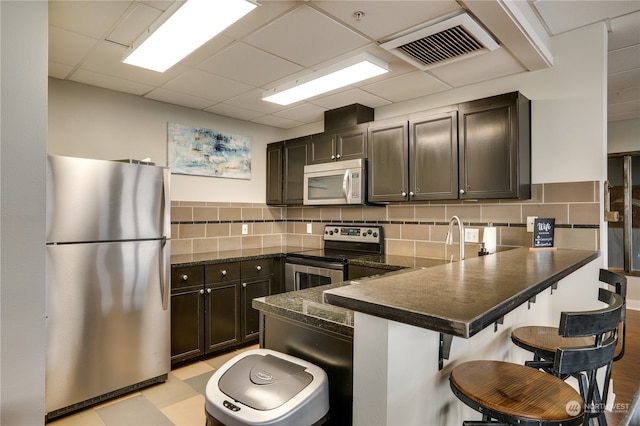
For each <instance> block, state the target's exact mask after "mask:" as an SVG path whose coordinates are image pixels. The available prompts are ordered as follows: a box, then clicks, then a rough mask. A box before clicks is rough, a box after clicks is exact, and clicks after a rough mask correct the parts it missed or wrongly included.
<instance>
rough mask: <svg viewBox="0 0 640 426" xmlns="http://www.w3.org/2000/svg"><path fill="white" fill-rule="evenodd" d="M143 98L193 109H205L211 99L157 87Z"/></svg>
mask: <svg viewBox="0 0 640 426" xmlns="http://www.w3.org/2000/svg"><path fill="white" fill-rule="evenodd" d="M144 97H145V98H148V99H154V100H156V101H162V102H166V103H169V104H174V105H182V106H186V107H189V108H194V109H205V108H206V107H208V106H210V105H211V103H212V101H210V100H208V99H202V98H198V97H196V96H190V95H185V94H184V93H179V92H173V91H171V90H167V89H163V88H159V89H155V90H152V91H151V92H149V93H147V94H146V95H144Z"/></svg>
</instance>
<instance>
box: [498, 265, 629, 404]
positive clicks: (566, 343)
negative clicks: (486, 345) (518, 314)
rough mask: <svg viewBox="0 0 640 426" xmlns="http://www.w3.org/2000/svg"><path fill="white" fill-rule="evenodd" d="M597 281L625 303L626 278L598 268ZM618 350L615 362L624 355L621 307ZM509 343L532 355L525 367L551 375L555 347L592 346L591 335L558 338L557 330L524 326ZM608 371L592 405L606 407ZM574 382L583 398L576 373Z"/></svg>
mask: <svg viewBox="0 0 640 426" xmlns="http://www.w3.org/2000/svg"><path fill="white" fill-rule="evenodd" d="M599 279H600V281H601V282H603V283H607V284H609V285H611V286H613V287H615V292H616V293H617V294H619V295H620V296H621V297H622V300H623V303H626V297H627V277H625V276H624V275H621V274H617V273H615V272H611V271H609V270H607V269H600V276H599ZM619 327H620V332H619V339H620V350H619V352H618V353H617V354H616V355H615V356H614V358H613V361H617V360H619V359H621V358H622V357H623V355H624V350H625V336H626V312H625V307H624V306H623V308H622V313H621V318H620V325H619ZM511 341H512V342H513V343H515V344H516V345H517V346H519V347H521V348H523V349H526V350H528V351H530V352H532V353H533V361H527V362H525V365H527V366H529V367H535V368H540V369H542V370H544V371H546V372H547V373H551V374H553V370H552V367H553V358H554V356H555V354H556V349H557V348H559V347H562V348H569V347H581V346H588V345H593V341H594V338H593V336H591V335H588V336H578V337H564V336H562V335H561V333H560V330H559V329H558V327H542V326H527V327H519V328H516V329H515V330H513V332H512V333H511ZM611 368H612V363H610V364H609V365H607V370H606V372H605V379H604V387H603V390H602V393H600V392H599V390H598V391H597V392H596V393H597V394H598V395H601V398H602V399H601V400H600V401H596V403H598V404H600V403H603V404H606V402H607V394H608V392H609V379H610V377H611ZM573 376H574V377H576V378H577V379H578V383H579V384H580V390H581V394H582V396H583V397H585V392H586V389H583V388H582V386H583V384H584V381H582V380H581V379H580V373H579V372H578V373H576V374H574V375H573ZM567 377H568V376H563V377H561V378H562V379H566V378H567Z"/></svg>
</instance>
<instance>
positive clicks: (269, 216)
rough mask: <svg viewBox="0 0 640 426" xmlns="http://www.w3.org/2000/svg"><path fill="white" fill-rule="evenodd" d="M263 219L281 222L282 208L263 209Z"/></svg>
mask: <svg viewBox="0 0 640 426" xmlns="http://www.w3.org/2000/svg"><path fill="white" fill-rule="evenodd" d="M262 217H263V218H264V220H281V219H282V207H266V208H263V209H262Z"/></svg>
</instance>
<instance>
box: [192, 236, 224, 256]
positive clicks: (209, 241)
mask: <svg viewBox="0 0 640 426" xmlns="http://www.w3.org/2000/svg"><path fill="white" fill-rule="evenodd" d="M211 251H218V239H217V238H195V239H194V240H193V252H194V253H208V252H211Z"/></svg>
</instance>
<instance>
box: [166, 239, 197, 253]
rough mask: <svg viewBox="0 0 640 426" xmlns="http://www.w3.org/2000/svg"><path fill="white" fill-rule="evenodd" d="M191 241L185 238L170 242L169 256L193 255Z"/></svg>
mask: <svg viewBox="0 0 640 426" xmlns="http://www.w3.org/2000/svg"><path fill="white" fill-rule="evenodd" d="M192 242H193V240H191V239H190V238H185V239H184V240H171V254H172V255H176V254H191V253H193V244H192Z"/></svg>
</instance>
